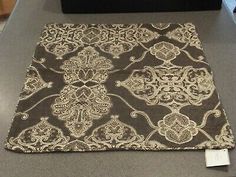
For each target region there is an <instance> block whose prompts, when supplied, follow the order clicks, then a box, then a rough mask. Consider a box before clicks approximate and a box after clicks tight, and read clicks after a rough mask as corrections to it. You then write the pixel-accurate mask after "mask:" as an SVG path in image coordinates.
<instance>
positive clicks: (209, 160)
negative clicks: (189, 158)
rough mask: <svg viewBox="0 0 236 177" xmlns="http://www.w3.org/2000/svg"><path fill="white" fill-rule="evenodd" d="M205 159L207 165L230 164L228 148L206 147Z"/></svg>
mask: <svg viewBox="0 0 236 177" xmlns="http://www.w3.org/2000/svg"><path fill="white" fill-rule="evenodd" d="M205 159H206V166H207V167H215V166H224V165H230V160H229V152H228V149H219V150H218V149H206V150H205Z"/></svg>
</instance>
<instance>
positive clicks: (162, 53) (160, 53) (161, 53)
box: [150, 41, 180, 62]
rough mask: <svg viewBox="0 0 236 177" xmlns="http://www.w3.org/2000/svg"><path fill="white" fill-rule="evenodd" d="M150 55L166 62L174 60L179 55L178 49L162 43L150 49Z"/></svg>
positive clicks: (167, 43)
mask: <svg viewBox="0 0 236 177" xmlns="http://www.w3.org/2000/svg"><path fill="white" fill-rule="evenodd" d="M150 53H151V54H152V55H154V56H155V57H156V58H158V59H160V60H162V61H164V62H166V61H171V60H173V59H175V58H176V57H177V56H178V55H179V54H180V49H179V48H178V47H176V46H174V45H173V44H171V43H169V42H165V41H162V42H159V43H156V44H155V45H154V46H153V47H151V48H150Z"/></svg>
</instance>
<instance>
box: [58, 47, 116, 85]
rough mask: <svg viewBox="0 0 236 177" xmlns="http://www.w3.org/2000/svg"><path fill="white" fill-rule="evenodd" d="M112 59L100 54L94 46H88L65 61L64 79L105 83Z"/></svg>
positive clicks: (67, 81)
mask: <svg viewBox="0 0 236 177" xmlns="http://www.w3.org/2000/svg"><path fill="white" fill-rule="evenodd" d="M112 68H113V65H112V63H111V61H110V60H109V59H107V58H105V57H102V56H100V55H99V53H98V52H97V51H96V50H95V49H94V48H93V47H86V48H84V49H83V50H82V51H80V52H79V53H78V54H77V56H75V57H72V58H70V59H69V60H66V61H64V63H63V65H62V66H61V69H63V70H64V71H65V74H64V80H65V82H66V83H67V84H72V83H74V82H83V83H86V82H94V83H97V84H99V83H103V82H105V81H106V79H107V77H108V70H110V69H112Z"/></svg>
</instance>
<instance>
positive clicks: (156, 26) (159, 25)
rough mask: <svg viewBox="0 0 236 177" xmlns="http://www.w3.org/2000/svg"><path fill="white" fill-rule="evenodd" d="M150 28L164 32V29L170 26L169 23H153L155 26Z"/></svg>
mask: <svg viewBox="0 0 236 177" xmlns="http://www.w3.org/2000/svg"><path fill="white" fill-rule="evenodd" d="M152 26H153V27H154V28H156V29H159V30H164V29H167V28H169V26H170V24H169V23H155V24H152Z"/></svg>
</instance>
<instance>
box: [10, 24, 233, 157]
mask: <svg viewBox="0 0 236 177" xmlns="http://www.w3.org/2000/svg"><path fill="white" fill-rule="evenodd" d="M234 144H235V143H234V137H233V135H232V131H231V129H230V125H229V123H228V121H227V118H226V115H225V111H224V109H223V108H222V105H221V103H220V101H219V98H218V94H217V92H216V88H215V85H214V82H213V77H212V72H211V69H210V67H209V64H208V63H207V61H206V58H205V56H204V54H203V50H202V46H201V42H200V40H199V38H198V34H197V33H196V29H195V26H194V25H193V24H191V23H186V24H163V23H158V24H110V25H108V24H98V25H92V24H91V25H87V24H79V25H75V24H48V25H46V26H45V28H44V30H43V32H42V35H41V38H40V42H39V43H38V44H37V48H36V51H35V53H34V56H33V61H32V64H31V65H30V66H29V67H28V69H27V74H26V78H25V82H24V86H23V88H22V91H21V94H20V99H19V103H18V106H17V110H16V113H15V116H14V119H13V123H12V126H11V129H10V131H9V136H8V138H7V142H6V148H7V149H10V150H13V151H18V152H25V153H39V152H53V151H64V152H68V151H104V150H187V149H205V148H210V149H211V148H233V147H234Z"/></svg>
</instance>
